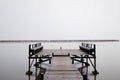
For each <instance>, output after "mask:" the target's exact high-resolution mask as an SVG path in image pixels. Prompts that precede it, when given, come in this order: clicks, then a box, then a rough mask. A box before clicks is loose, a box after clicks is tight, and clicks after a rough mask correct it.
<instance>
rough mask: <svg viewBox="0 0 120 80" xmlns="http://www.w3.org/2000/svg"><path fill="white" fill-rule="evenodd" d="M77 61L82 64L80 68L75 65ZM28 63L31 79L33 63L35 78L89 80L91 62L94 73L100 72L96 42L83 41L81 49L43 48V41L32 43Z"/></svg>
mask: <svg viewBox="0 0 120 80" xmlns="http://www.w3.org/2000/svg"><path fill="white" fill-rule="evenodd" d="M91 59H93V60H91ZM88 60H89V61H88ZM75 61H77V62H78V63H79V64H81V66H79V68H76V67H75V64H74V63H75ZM28 63H29V65H28V71H27V72H26V74H27V75H29V80H30V75H32V74H33V71H31V67H32V66H33V63H34V66H35V68H36V72H35V77H36V78H35V80H88V67H89V66H90V64H91V66H92V67H93V72H92V73H93V74H94V75H96V74H98V71H97V69H96V46H95V44H87V43H82V44H81V46H79V49H62V48H60V49H43V46H41V43H39V44H32V45H29V57H28ZM43 64H46V66H47V67H44V65H43ZM38 68H39V73H38Z"/></svg>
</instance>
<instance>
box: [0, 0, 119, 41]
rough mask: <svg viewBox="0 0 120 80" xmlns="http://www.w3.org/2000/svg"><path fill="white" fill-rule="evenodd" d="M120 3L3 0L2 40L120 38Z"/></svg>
mask: <svg viewBox="0 0 120 80" xmlns="http://www.w3.org/2000/svg"><path fill="white" fill-rule="evenodd" d="M119 4H120V0H0V33H1V34H0V40H10V39H15V40H16V39H17V40H18V39H20V40H25V39H28V40H29V39H32V40H36V39H43V40H44V39H120V38H119V36H120V29H119V28H120V15H119V14H120V5H119Z"/></svg>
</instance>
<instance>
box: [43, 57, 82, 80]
mask: <svg viewBox="0 0 120 80" xmlns="http://www.w3.org/2000/svg"><path fill="white" fill-rule="evenodd" d="M44 80H82V75H81V74H80V72H79V71H78V70H77V68H76V67H75V66H74V65H73V64H72V62H71V59H70V57H53V59H52V64H50V65H49V66H48V69H47V71H46V73H45V75H44Z"/></svg>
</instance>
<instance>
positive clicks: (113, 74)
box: [0, 42, 120, 80]
mask: <svg viewBox="0 0 120 80" xmlns="http://www.w3.org/2000/svg"><path fill="white" fill-rule="evenodd" d="M28 44H29V43H0V54H1V55H0V80H28V76H26V75H25V73H26V71H27V70H28V69H27V68H28ZM42 44H43V45H44V48H46V49H52V48H56V49H59V48H60V47H62V48H68V49H72V48H75V49H78V46H79V45H80V43H75V42H74V43H73V42H72V43H42ZM95 44H96V45H97V70H98V71H99V75H97V77H96V80H120V62H119V61H120V42H100V43H99V42H97V43H95ZM91 70H92V67H89V80H94V79H93V78H94V76H93V75H91ZM33 71H34V68H33ZM31 80H34V75H33V78H31Z"/></svg>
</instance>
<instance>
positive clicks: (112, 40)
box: [0, 39, 119, 42]
mask: <svg viewBox="0 0 120 80" xmlns="http://www.w3.org/2000/svg"><path fill="white" fill-rule="evenodd" d="M118 41H119V40H114V39H111V40H0V42H118Z"/></svg>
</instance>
